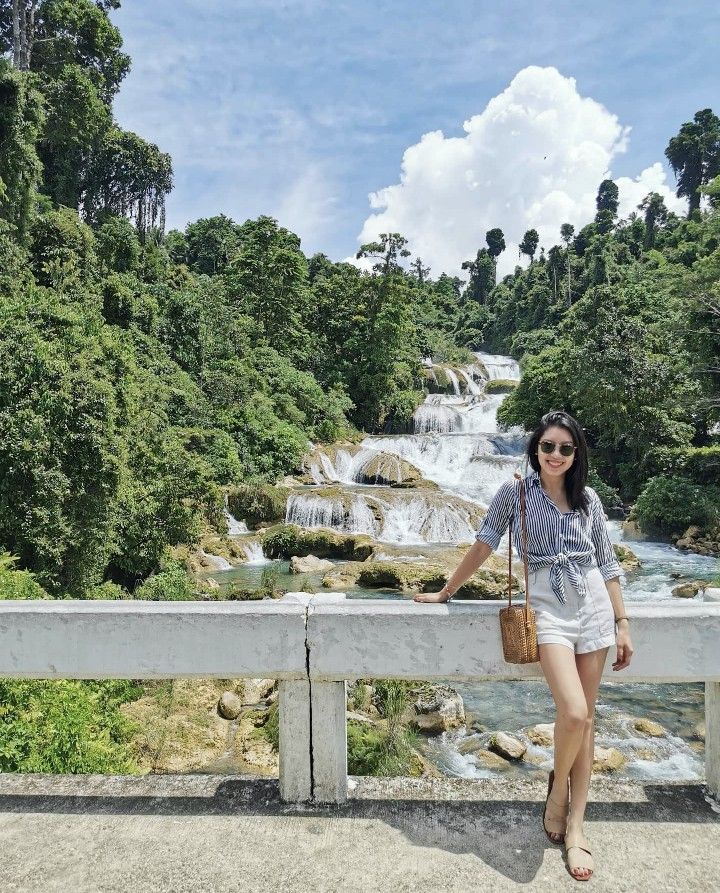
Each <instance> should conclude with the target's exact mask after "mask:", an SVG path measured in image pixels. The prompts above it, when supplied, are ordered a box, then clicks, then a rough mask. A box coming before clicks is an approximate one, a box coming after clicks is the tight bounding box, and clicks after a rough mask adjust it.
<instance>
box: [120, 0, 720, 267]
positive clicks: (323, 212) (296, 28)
mask: <svg viewBox="0 0 720 893" xmlns="http://www.w3.org/2000/svg"><path fill="white" fill-rule="evenodd" d="M111 16H112V19H113V21H114V22H115V24H116V25H118V27H119V28H120V31H121V33H122V36H123V40H124V50H125V52H127V53H129V55H130V56H131V58H132V68H131V71H130V74H129V75H128V76H127V78H126V79H125V81H124V82H123V84H122V86H121V88H120V92H119V94H118V96H117V97H116V99H115V105H114V109H115V116H116V118H117V120H118V122H119V124H120V125H121V126H122V127H123V128H125V129H127V130H133V131H135V132H136V133H138V134H140V135H141V136H142V137H143V138H144V139H146V140H148V141H149V142H152V143H155V144H157V145H158V146H159V147H160V148H161V149H162V150H163V151H166V152H169V153H170V154H171V156H172V159H173V169H174V189H173V191H172V193H171V194H170V196H169V197H168V199H167V203H166V205H167V221H168V228H178V229H183V228H184V227H185V225H186V224H187V223H189V222H192V221H193V220H196V219H198V218H200V217H210V216H212V215H214V214H219V213H223V214H226V215H228V216H229V217H232V218H233V219H234V220H236V221H237V222H239V223H241V222H243V221H245V220H246V219H248V218H252V217H257V216H258V215H260V214H269V215H271V216H273V217H275V218H276V219H277V220H278V222H279V223H280V225H282V226H285V227H287V228H288V229H291V230H292V231H294V232H296V233H297V234H298V235H299V236H300V237H301V239H302V248H303V251H304V252H305V254H306V255H308V256H310V255H312V254H314V253H315V252H318V251H322V252H323V253H325V254H326V255H328V257H330V258H331V259H333V260H346V259H350V258H353V257H354V254H355V252H356V251H357V249H358V247H359V246H360V244H361V243H362V242H366V241H370V240H372V239H374V238H376V237H377V235H378V234H379V233H381V232H396V231H397V232H400V233H402V234H403V235H404V236H405V237H406V238H407V239H408V242H409V245H408V247H409V248H410V249H411V250H412V252H413V255H414V256H420V257H422V258H423V260H424V261H425V264H426V266H429V267H430V268H431V275H432V276H433V277H436V276H438V275H439V274H440V273H441V272H447V273H450V274H457V273H460V265H461V263H462V261H463V260H467V259H471V258H473V257H474V256H475V254H476V252H477V250H478V248H480V247H482V246H483V245H484V244H485V242H484V237H485V232H486V231H487V230H488V229H490V228H492V227H495V226H499V227H500V228H501V229H502V230H503V231H504V233H505V238H506V242H507V246H508V247H507V250H506V251H505V253H504V254H503V255H501V257H500V259H499V263H498V271H499V273H500V274H501V275H503V274H504V273H506V272H509V271H511V270H512V269H513V268H514V266H515V264H516V263H518V250H517V245H518V243H519V241H520V240H521V239H522V236H523V233H524V232H525V231H526V230H527V229H529V228H531V227H534V228H535V229H537V230H538V232H539V234H540V244H541V245H543V246H544V247H545V248H546V249H548V248H550V247H551V246H552V245H553V244H556V243H558V242H559V241H560V239H559V230H560V225H561V224H562V223H564V222H569V223H572V224H574V225H575V226H576V228H579V227H581V226H583V225H584V224H585V223H587V222H589V221H590V220H591V219H592V217H593V215H594V212H595V196H596V193H597V187H598V185H599V183H600V181H601V180H603V179H604V178H606V177H612V178H613V179H615V180H616V182H617V183H618V186H619V188H620V215H621V216H625V217H626V216H627V215H628V214H629V213H631V211H632V210H634V209H635V208H636V206H637V205H638V203H639V202H640V201H641V200H642V198H643V197H644V196H645V195H646V194H647V193H648V192H650V191H653V190H654V191H657V192H660V193H661V194H662V195H663V196H664V197H665V199H666V202H667V204H668V206H669V207H671V208H672V209H673V210H676V211H678V212H680V211H682V210H684V209H685V208H686V204H685V202H684V200H678V199H676V197H675V195H674V190H675V178H674V175H673V173H672V171H671V170H670V169H669V167H668V165H667V162H666V159H665V156H664V150H665V147H666V146H667V144H668V141H669V139H670V138H671V137H672V136H674V135H675V134H676V133H677V132H678V130H679V128H680V126H681V125H682V124H683V123H684V122H685V121H690V120H692V117H693V115H694V113H695V112H696V111H697V110H699V109H703V108H708V107H710V108H713V109H714V111H715V112H716V113H717V114H720V101H719V100H720V95H719V93H718V87H719V86H720V62H719V61H718V59H719V58H720V54H718V53H717V52H716V50H717V46H718V44H719V42H720V4H718V3H717V2H707V0H700V2H689V3H678V2H667V0H652V2H651V0H623V2H617V0H604V2H602V3H601V2H585V3H578V2H564V0H563V2H542V0H537V2H535V3H533V4H530V3H527V2H519V0H503V2H497V0H495V2H493V3H490V2H473V0H438V2H435V0H424V2H422V0H355V2H347V0H151V2H150V0H144V2H140V0H123V4H122V6H121V8H120V9H119V10H117V11H115V12H113V13H111Z"/></svg>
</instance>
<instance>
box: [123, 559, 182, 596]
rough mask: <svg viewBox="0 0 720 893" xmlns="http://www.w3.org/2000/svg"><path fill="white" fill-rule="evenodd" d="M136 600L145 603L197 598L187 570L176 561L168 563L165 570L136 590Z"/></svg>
mask: <svg viewBox="0 0 720 893" xmlns="http://www.w3.org/2000/svg"><path fill="white" fill-rule="evenodd" d="M134 598H137V599H141V600H143V601H153V602H160V601H173V602H182V601H185V602H187V601H192V600H193V599H194V598H195V593H194V590H193V584H192V581H191V580H190V578H189V577H188V575H187V573H186V572H185V568H184V567H183V566H182V564H180V562H179V561H175V560H174V559H172V560H169V561H166V562H165V564H164V566H163V569H162V570H161V571H160V572H159V573H157V574H153V575H152V576H151V577H148V579H147V580H146V581H145V582H144V583H143V584H142V586H140V587H138V588H137V589H136V590H135V593H134Z"/></svg>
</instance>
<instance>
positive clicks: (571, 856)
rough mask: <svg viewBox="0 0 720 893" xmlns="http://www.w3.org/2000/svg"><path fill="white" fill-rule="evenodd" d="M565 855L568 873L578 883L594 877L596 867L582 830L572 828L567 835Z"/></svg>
mask: <svg viewBox="0 0 720 893" xmlns="http://www.w3.org/2000/svg"><path fill="white" fill-rule="evenodd" d="M565 855H566V857H567V864H568V871H569V872H570V874H571V875H572V876H573V877H574V878H575V880H576V881H587V880H589V879H590V878H591V877H592V874H593V871H594V869H595V865H594V863H593V858H592V854H591V852H590V844H589V843H588V840H587V838H586V837H585V835H584V834H583V832H582V830H579V831H576V830H575V829H574V828H570V829H568V830H567V831H566V833H565Z"/></svg>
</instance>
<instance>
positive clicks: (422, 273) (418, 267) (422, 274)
mask: <svg viewBox="0 0 720 893" xmlns="http://www.w3.org/2000/svg"><path fill="white" fill-rule="evenodd" d="M410 271H411V272H412V274H413V275H414V276H415V278H416V279H417V281H418V282H419V283H420V285H423V284H424V283H425V282H426V281H427V278H428V276H429V275H430V267H424V266H423V262H422V258H421V257H416V258H415V260H414V261H413V262H412V263H411V264H410Z"/></svg>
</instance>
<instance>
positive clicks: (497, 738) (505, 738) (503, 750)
mask: <svg viewBox="0 0 720 893" xmlns="http://www.w3.org/2000/svg"><path fill="white" fill-rule="evenodd" d="M488 748H489V749H490V750H492V751H494V752H495V753H497V754H500V756H501V757H505V759H506V760H521V759H522V757H523V754H524V753H525V751H526V750H527V747H526V746H525V745H524V744H523V743H522V741H520V740H518V739H517V738H516V737H515V736H514V735H508V734H507V732H495V734H494V735H493V736H492V738H491V739H490V743H489V745H488Z"/></svg>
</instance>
